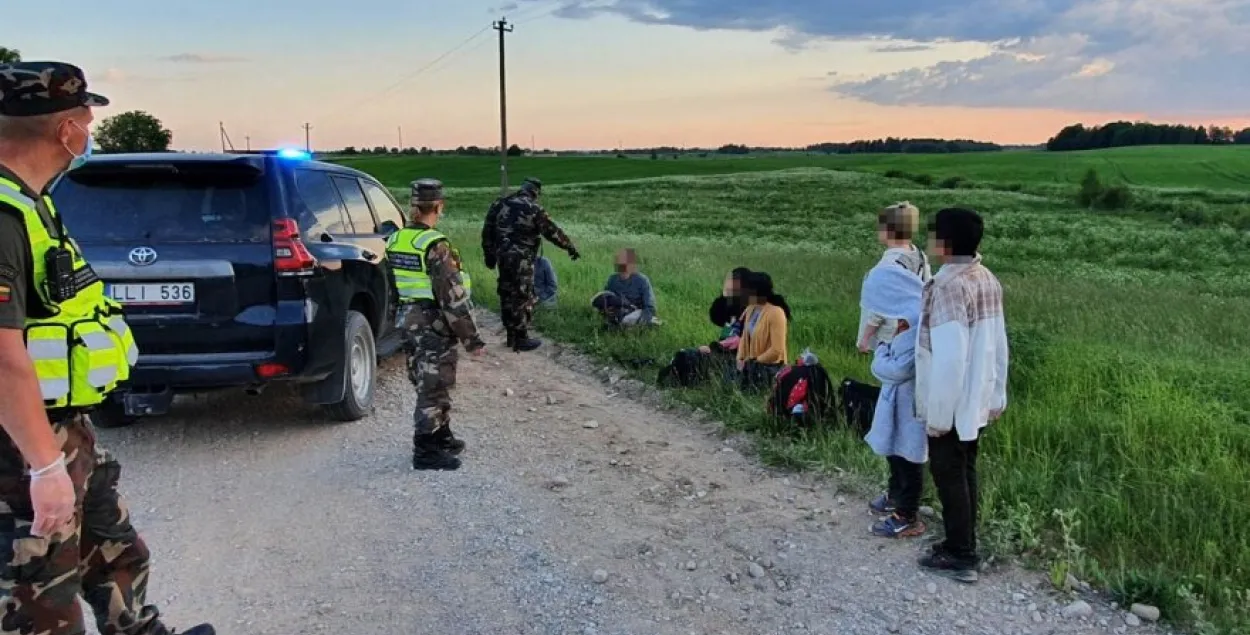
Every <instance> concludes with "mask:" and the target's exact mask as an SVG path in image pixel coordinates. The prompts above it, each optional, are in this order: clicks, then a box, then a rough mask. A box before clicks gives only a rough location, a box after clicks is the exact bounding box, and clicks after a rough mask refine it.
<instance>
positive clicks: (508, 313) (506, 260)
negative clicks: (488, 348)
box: [496, 254, 538, 331]
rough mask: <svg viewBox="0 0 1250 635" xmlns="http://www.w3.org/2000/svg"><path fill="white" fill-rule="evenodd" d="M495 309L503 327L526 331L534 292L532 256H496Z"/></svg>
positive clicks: (531, 316) (532, 308) (530, 318)
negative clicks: (497, 260) (497, 309)
mask: <svg viewBox="0 0 1250 635" xmlns="http://www.w3.org/2000/svg"><path fill="white" fill-rule="evenodd" d="M496 290H497V292H498V293H499V312H500V314H501V317H502V318H503V325H504V328H506V329H508V330H510V331H526V330H528V329H529V327H530V321H531V320H532V319H533V315H534V306H535V305H536V304H538V296H537V295H536V294H535V293H534V259H533V258H531V257H529V256H527V255H524V254H505V255H503V256H501V257H500V258H499V283H498V286H497V289H496Z"/></svg>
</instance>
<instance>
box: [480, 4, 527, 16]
mask: <svg viewBox="0 0 1250 635" xmlns="http://www.w3.org/2000/svg"><path fill="white" fill-rule="evenodd" d="M519 6H521V5H519V4H517V3H515V2H505V3H503V4H501V5H499V6H497V7H487V8H486V12H487V13H489V14H491V15H495V14H498V13H509V12H512V11H516V10H517V7H519Z"/></svg>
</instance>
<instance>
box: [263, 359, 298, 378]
mask: <svg viewBox="0 0 1250 635" xmlns="http://www.w3.org/2000/svg"><path fill="white" fill-rule="evenodd" d="M290 372H291V369H290V368H287V366H286V365H285V364H275V363H273V362H267V363H264V364H257V365H256V375H257V376H259V377H260V378H261V379H273V378H274V377H279V376H281V375H286V374H289V373H290Z"/></svg>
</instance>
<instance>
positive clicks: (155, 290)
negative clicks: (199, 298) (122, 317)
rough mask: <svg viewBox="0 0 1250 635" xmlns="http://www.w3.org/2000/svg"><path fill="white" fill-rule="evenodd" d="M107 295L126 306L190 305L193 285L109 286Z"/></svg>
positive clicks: (179, 283)
mask: <svg viewBox="0 0 1250 635" xmlns="http://www.w3.org/2000/svg"><path fill="white" fill-rule="evenodd" d="M108 294H109V297H111V298H113V299H114V300H116V301H118V302H120V303H122V304H128V305H144V304H154V305H159V304H165V305H177V304H192V303H194V302H195V283H193V282H161V283H156V284H111V285H109V287H108Z"/></svg>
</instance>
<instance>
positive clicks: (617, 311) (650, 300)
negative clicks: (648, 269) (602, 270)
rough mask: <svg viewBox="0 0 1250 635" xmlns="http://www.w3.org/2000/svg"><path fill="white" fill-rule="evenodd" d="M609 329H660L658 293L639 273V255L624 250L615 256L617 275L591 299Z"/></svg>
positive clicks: (592, 304)
mask: <svg viewBox="0 0 1250 635" xmlns="http://www.w3.org/2000/svg"><path fill="white" fill-rule="evenodd" d="M590 303H591V306H593V307H594V308H595V309H596V310H597V311H599V314H600V315H602V316H603V318H604V320H605V321H606V322H607V323H608V325H609V326H624V327H634V326H658V325H659V324H660V319H659V318H658V317H656V315H655V292H654V291H653V290H652V288H651V280H650V278H647V276H646V275H644V274H642V273H639V272H638V254H637V253H636V252H635V251H634V250H633V249H622V250H620V251H619V252H617V254H616V273H614V274H612V275H610V276H608V281H607V283H606V284H605V285H604V287H603V291H600V292H599V293H598V294H596V295H595V297H594V298H591V300H590Z"/></svg>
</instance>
